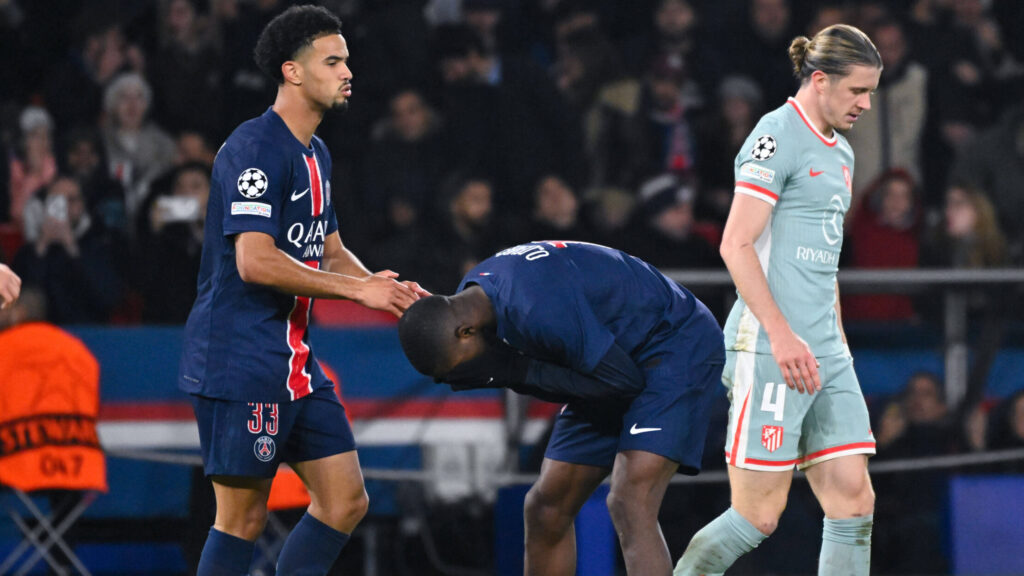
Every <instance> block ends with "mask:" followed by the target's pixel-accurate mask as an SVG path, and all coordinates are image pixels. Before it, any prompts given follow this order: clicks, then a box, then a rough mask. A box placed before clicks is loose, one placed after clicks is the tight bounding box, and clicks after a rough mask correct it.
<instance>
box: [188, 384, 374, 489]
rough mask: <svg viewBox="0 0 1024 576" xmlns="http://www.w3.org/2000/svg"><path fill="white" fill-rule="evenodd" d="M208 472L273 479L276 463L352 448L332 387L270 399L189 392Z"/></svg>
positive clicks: (350, 437)
mask: <svg viewBox="0 0 1024 576" xmlns="http://www.w3.org/2000/svg"><path fill="white" fill-rule="evenodd" d="M192 408H193V410H195V414H196V421H197V422H198V423H199V445H200V447H201V448H202V450H203V464H204V470H205V472H206V475H207V476H214V475H223V476H256V477H262V478H272V477H273V476H274V474H275V473H276V472H277V466H278V464H280V463H281V462H305V461H307V460H316V459H318V458H326V457H327V456H333V455H335V454H340V453H342V452H349V451H351V450H355V449H356V441H355V438H354V437H353V436H352V428H351V427H350V426H349V423H348V418H347V417H346V416H345V408H344V407H343V406H342V405H341V402H339V401H338V397H337V395H335V393H334V389H333V388H329V387H320V388H317V389H316V390H314V391H313V393H312V394H310V395H309V396H306V397H304V398H301V399H299V400H296V401H294V402H283V403H280V404H270V403H265V402H244V401H234V400H220V399H216V398H207V397H204V396H195V395H193V396H192Z"/></svg>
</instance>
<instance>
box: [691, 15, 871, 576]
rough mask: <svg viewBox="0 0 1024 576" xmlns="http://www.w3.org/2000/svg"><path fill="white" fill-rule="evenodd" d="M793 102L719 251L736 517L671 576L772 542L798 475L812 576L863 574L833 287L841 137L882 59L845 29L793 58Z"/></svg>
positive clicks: (767, 124)
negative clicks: (727, 279) (728, 300)
mask: <svg viewBox="0 0 1024 576" xmlns="http://www.w3.org/2000/svg"><path fill="white" fill-rule="evenodd" d="M789 56H790V59H791V60H792V61H793V68H794V71H795V74H796V76H797V78H798V79H799V80H800V88H799V90H798V91H797V94H796V96H795V97H793V98H790V99H789V100H788V101H787V102H786V103H785V104H784V105H782V106H781V107H780V108H778V109H776V110H774V111H772V112H770V113H768V114H766V115H765V116H764V117H763V118H762V119H761V121H760V122H759V123H758V125H757V126H756V127H755V128H754V131H753V132H752V133H751V134H750V136H749V138H748V139H747V141H746V143H745V144H744V147H743V148H742V149H741V150H740V152H739V155H738V156H737V158H736V194H735V196H734V198H733V203H732V209H731V212H730V213H729V218H728V221H727V222H726V225H725V232H724V235H723V238H722V247H721V253H722V258H723V260H725V263H726V266H728V268H729V273H730V274H731V275H732V278H733V282H734V283H735V284H736V288H737V291H738V292H739V296H740V298H739V299H738V300H737V302H736V305H735V306H734V307H733V309H732V312H731V314H730V315H729V319H728V321H727V322H726V327H725V337H726V349H727V361H726V366H725V372H724V373H723V376H722V379H723V381H724V383H725V385H726V387H727V388H728V389H729V394H730V399H731V402H732V406H731V409H730V413H729V429H728V435H727V440H726V447H725V448H726V460H727V462H728V465H729V482H730V486H731V491H732V507H731V508H729V509H728V510H727V511H726V512H725V513H724V514H722V515H721V516H719V517H718V518H716V519H715V520H713V521H712V522H711V523H709V524H708V525H707V526H705V527H704V528H702V529H701V530H700V531H699V532H697V534H696V535H695V536H694V537H693V540H691V542H690V545H689V546H688V547H687V549H686V552H685V553H684V554H683V557H682V558H681V559H680V560H679V563H678V564H677V566H676V570H675V574H676V575H698V574H702V575H711V574H722V573H724V572H725V570H726V569H728V568H729V566H731V565H732V564H733V562H735V561H736V559H737V558H739V557H740V556H742V555H743V554H745V553H747V552H749V551H750V550H752V549H754V548H755V547H756V546H757V545H758V544H759V543H760V542H761V541H762V540H764V539H765V538H767V537H768V536H769V535H770V534H771V533H772V532H774V531H775V528H776V526H777V525H778V520H779V517H780V516H781V515H782V511H783V509H784V508H785V507H786V499H787V497H788V494H789V487H790V484H791V482H792V479H793V467H794V466H797V467H799V468H801V469H805V470H806V473H807V479H808V481H809V482H810V484H811V488H812V489H813V490H814V494H815V496H816V497H817V498H818V502H819V503H820V504H821V507H822V508H823V509H824V512H825V522H824V529H823V532H822V546H821V553H820V558H819V562H818V574H820V575H826V574H827V575H830V576H836V575H851V576H853V575H856V576H860V575H867V574H868V573H869V569H870V564H871V524H872V514H873V512H874V501H875V496H874V491H873V490H872V488H871V480H870V478H869V476H868V471H867V457H868V455H869V454H874V452H875V440H874V437H873V436H872V434H871V428H870V422H869V420H868V412H867V407H866V405H865V403H864V397H863V395H862V394H861V391H860V385H859V384H858V382H857V376H856V374H854V370H853V359H852V357H851V356H850V353H849V348H848V347H847V346H846V337H845V335H844V334H843V329H842V320H841V316H840V312H839V298H838V295H839V289H838V285H837V284H836V271H837V263H838V260H839V250H840V248H841V247H842V240H843V217H844V216H845V214H846V211H847V209H848V208H849V207H850V196H851V190H850V183H851V181H852V178H853V151H852V150H851V149H850V146H849V144H847V142H846V139H845V138H844V137H843V136H842V135H841V134H839V133H838V132H837V131H838V130H849V129H850V128H852V127H853V125H854V123H855V122H856V121H857V118H858V117H859V116H860V115H861V114H862V113H864V112H865V111H867V110H868V109H870V108H871V93H872V91H874V90H875V88H876V87H877V86H878V79H879V76H880V75H881V71H882V60H881V57H880V56H879V55H878V51H877V50H876V49H875V46H874V45H873V44H872V43H871V40H870V39H869V38H868V37H867V36H866V35H865V34H864V33H863V32H861V31H860V30H858V29H856V28H854V27H852V26H847V25H841V24H840V25H834V26H829V27H828V28H825V29H824V30H822V31H821V32H819V33H818V34H816V35H815V36H814V38H813V39H808V38H806V37H804V36H799V37H797V38H795V39H794V40H793V42H792V44H791V45H790V48H789Z"/></svg>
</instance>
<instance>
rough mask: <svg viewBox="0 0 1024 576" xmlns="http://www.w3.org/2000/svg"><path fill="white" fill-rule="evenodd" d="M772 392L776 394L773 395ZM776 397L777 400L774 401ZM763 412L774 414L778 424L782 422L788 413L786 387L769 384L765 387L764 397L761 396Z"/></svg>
mask: <svg viewBox="0 0 1024 576" xmlns="http://www.w3.org/2000/svg"><path fill="white" fill-rule="evenodd" d="M772 390H774V391H775V394H772ZM772 396H775V400H772ZM761 411H762V412H771V413H773V414H774V415H775V416H774V419H775V421H776V422H782V415H783V414H784V413H785V411H786V386H785V385H783V384H775V383H774V382H768V383H766V384H765V385H764V395H762V396H761Z"/></svg>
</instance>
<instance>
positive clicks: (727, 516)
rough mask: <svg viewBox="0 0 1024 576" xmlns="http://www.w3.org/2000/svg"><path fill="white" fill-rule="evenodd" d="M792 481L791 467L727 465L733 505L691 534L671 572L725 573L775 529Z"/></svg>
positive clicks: (693, 574) (709, 574) (692, 574)
mask: <svg viewBox="0 0 1024 576" xmlns="http://www.w3.org/2000/svg"><path fill="white" fill-rule="evenodd" d="M792 481H793V471H792V470H786V471H780V472H763V471H760V470H745V469H743V468H737V467H735V466H731V465H730V466H729V487H730V492H731V494H732V506H731V507H730V508H729V509H728V510H726V511H725V513H723V514H722V515H721V516H719V517H718V518H715V519H714V520H712V521H711V522H710V523H708V524H707V525H706V526H704V527H703V528H701V529H700V530H699V531H698V532H697V533H696V534H695V535H694V536H693V539H691V540H690V544H689V545H688V546H687V547H686V551H685V552H684V553H683V557H682V558H680V559H679V562H678V563H677V564H676V569H675V572H673V574H676V575H677V576H682V575H686V576H695V575H698V574H706V575H708V576H711V575H713V574H724V573H725V571H726V570H727V569H728V568H729V567H730V566H732V565H733V563H734V562H736V560H738V559H739V558H740V557H741V556H743V555H744V554H746V553H747V552H750V551H751V550H753V549H754V548H757V546H758V545H759V544H760V543H761V542H762V541H763V540H764V539H765V538H767V537H768V536H771V534H772V533H773V532H775V528H776V527H777V526H778V523H779V517H780V516H782V511H783V510H785V509H786V501H787V499H788V497H789V487H790V484H792Z"/></svg>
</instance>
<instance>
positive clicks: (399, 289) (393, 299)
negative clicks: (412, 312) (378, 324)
mask: <svg viewBox="0 0 1024 576" xmlns="http://www.w3.org/2000/svg"><path fill="white" fill-rule="evenodd" d="M395 278H398V273H396V272H392V271H391V270H384V271H381V272H377V273H375V274H372V275H370V276H366V277H364V278H361V279H360V281H361V282H363V287H362V289H361V290H360V291H359V294H358V295H357V296H356V298H355V301H356V302H359V303H360V304H362V305H363V306H366V307H367V308H373V309H375V310H384V311H386V312H391V313H392V314H394V315H395V316H398V317H399V318H401V317H402V313H403V312H405V309H406V308H408V307H409V306H412V303H413V302H415V301H416V300H418V299H419V296H417V294H416V292H414V291H413V289H412V288H410V287H409V286H406V285H405V284H403V283H401V282H398V281H397V280H395Z"/></svg>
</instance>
